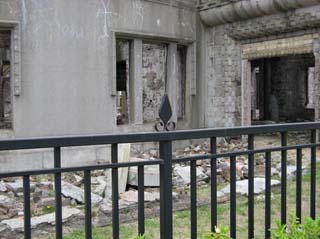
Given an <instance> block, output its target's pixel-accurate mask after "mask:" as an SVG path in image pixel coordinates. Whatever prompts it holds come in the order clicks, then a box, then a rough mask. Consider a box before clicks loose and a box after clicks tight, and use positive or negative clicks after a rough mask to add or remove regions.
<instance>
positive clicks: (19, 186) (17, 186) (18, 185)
mask: <svg viewBox="0 0 320 239" xmlns="http://www.w3.org/2000/svg"><path fill="white" fill-rule="evenodd" d="M5 185H6V187H7V190H9V191H12V192H14V193H21V192H23V181H22V179H18V180H16V181H14V182H9V183H6V184H5ZM35 187H36V185H35V183H33V182H31V183H30V190H31V192H33V191H34V189H35Z"/></svg>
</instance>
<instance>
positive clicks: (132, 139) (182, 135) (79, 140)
mask: <svg viewBox="0 0 320 239" xmlns="http://www.w3.org/2000/svg"><path fill="white" fill-rule="evenodd" d="M312 129H320V122H310V123H293V124H274V125H264V126H248V127H233V128H205V129H192V130H177V131H173V132H145V133H142V132H141V133H129V134H128V133H127V134H107V135H86V136H64V137H49V138H20V139H9V140H0V151H2V150H18V149H36V148H53V147H72V146H89V145H103V144H121V143H142V142H158V141H171V140H172V141H174V140H184V139H200V138H210V137H229V136H239V135H251V134H265V133H276V132H290V131H305V130H312Z"/></svg>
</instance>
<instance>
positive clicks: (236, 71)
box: [207, 27, 241, 127]
mask: <svg viewBox="0 0 320 239" xmlns="http://www.w3.org/2000/svg"><path fill="white" fill-rule="evenodd" d="M207 44H208V49H210V56H209V57H210V61H209V64H210V65H209V69H210V70H209V72H210V73H209V79H208V83H207V95H208V103H207V107H208V111H207V126H208V127H228V126H233V125H237V124H238V123H239V122H237V119H239V118H240V107H241V100H240V97H241V94H240V93H241V92H240V91H241V89H240V87H239V86H240V81H241V70H240V61H241V57H240V53H241V51H240V46H239V45H238V44H237V42H236V41H234V40H233V39H231V38H230V37H229V36H228V35H227V34H226V31H225V29H224V27H216V28H214V29H213V30H212V32H211V36H210V39H209V40H208V42H207Z"/></svg>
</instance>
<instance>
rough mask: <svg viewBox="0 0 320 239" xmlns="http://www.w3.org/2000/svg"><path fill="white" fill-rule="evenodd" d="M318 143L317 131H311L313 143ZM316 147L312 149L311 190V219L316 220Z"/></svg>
mask: <svg viewBox="0 0 320 239" xmlns="http://www.w3.org/2000/svg"><path fill="white" fill-rule="evenodd" d="M316 141H317V130H315V129H313V130H311V143H312V144H315V143H316ZM316 152H317V148H316V147H314V146H313V147H311V165H310V166H311V188H310V217H311V218H312V219H315V218H316V171H317V159H316Z"/></svg>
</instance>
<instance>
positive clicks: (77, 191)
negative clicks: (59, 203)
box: [62, 181, 103, 205]
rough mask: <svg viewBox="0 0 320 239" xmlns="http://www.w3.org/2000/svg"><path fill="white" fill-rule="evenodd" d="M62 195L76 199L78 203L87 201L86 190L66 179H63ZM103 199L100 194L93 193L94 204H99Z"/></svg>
mask: <svg viewBox="0 0 320 239" xmlns="http://www.w3.org/2000/svg"><path fill="white" fill-rule="evenodd" d="M62 195H63V196H64V197H67V198H71V199H74V200H76V201H77V202H78V203H81V204H83V203H85V200H84V190H83V189H82V188H79V187H77V186H74V185H72V184H70V183H67V182H64V181H62ZM102 200H103V198H102V197H100V196H99V195H97V194H94V193H91V201H92V204H93V205H97V204H99V203H100V202H101V201H102Z"/></svg>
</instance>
